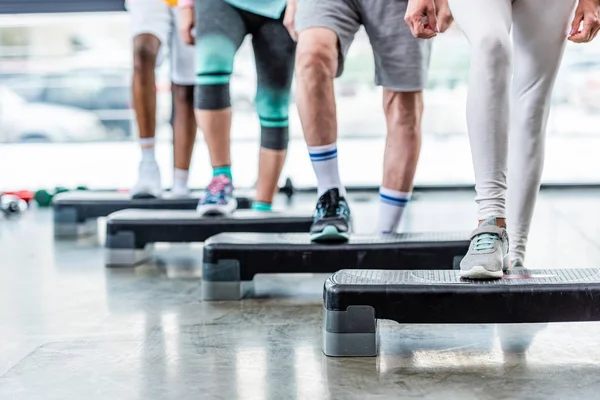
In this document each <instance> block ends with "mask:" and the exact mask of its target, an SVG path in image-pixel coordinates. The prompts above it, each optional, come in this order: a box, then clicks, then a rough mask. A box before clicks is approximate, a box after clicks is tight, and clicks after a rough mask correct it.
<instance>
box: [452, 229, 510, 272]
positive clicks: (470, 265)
mask: <svg viewBox="0 0 600 400" xmlns="http://www.w3.org/2000/svg"><path fill="white" fill-rule="evenodd" d="M508 260H509V256H508V234H507V233H506V229H504V228H500V227H498V226H496V218H488V219H486V220H485V221H484V222H483V223H482V224H481V225H480V226H479V227H478V228H477V229H475V230H474V231H473V232H472V233H471V245H470V246H469V251H468V253H467V255H466V256H465V257H464V258H463V259H462V261H461V262H460V276H461V277H463V278H468V279H500V278H502V276H503V275H504V271H506V270H508V268H509V266H510V265H509V261H508Z"/></svg>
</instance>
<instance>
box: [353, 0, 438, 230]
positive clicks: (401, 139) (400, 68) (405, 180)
mask: <svg viewBox="0 0 600 400" xmlns="http://www.w3.org/2000/svg"><path fill="white" fill-rule="evenodd" d="M362 6H363V10H362V15H363V21H364V24H365V29H366V31H367V34H368V35H369V39H370V41H371V45H372V46H373V55H374V58H375V83H376V84H377V85H380V86H383V87H384V90H383V109H384V112H385V117H386V125H387V139H386V147H385V155H384V166H383V182H382V185H381V187H380V189H379V200H380V207H379V223H378V233H394V232H396V230H397V229H398V225H399V224H400V221H401V218H402V214H403V212H404V209H405V207H406V205H407V203H408V201H409V200H410V197H411V192H412V188H413V180H414V176H415V172H416V169H417V163H418V161H419V154H420V151H421V117H422V114H423V95H422V90H423V89H424V88H425V85H426V81H427V70H428V68H429V55H430V52H431V42H430V41H427V40H419V39H415V38H414V37H413V36H412V34H411V32H410V29H409V27H408V26H407V25H406V24H397V23H396V21H401V20H402V19H403V18H404V15H405V14H406V2H390V1H386V0H371V1H369V2H368V3H363V4H362Z"/></svg>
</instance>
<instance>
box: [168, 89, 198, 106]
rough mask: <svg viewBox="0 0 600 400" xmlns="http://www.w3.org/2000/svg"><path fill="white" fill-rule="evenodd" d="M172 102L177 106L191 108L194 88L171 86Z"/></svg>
mask: <svg viewBox="0 0 600 400" xmlns="http://www.w3.org/2000/svg"><path fill="white" fill-rule="evenodd" d="M173 101H175V103H176V104H177V105H178V106H184V107H185V106H190V107H191V106H192V104H194V87H193V86H182V85H173Z"/></svg>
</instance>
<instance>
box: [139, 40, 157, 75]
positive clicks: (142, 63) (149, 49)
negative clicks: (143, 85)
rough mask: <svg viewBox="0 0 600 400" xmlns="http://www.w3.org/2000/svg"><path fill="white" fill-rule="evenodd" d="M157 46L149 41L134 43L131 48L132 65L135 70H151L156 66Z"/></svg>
mask: <svg viewBox="0 0 600 400" xmlns="http://www.w3.org/2000/svg"><path fill="white" fill-rule="evenodd" d="M157 55H158V48H156V46H154V45H152V44H150V43H139V44H136V45H135V47H134V49H133V67H134V69H135V71H136V72H142V71H148V70H150V71H153V70H154V68H155V66H156V57H157Z"/></svg>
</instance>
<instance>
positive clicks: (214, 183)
mask: <svg viewBox="0 0 600 400" xmlns="http://www.w3.org/2000/svg"><path fill="white" fill-rule="evenodd" d="M230 182H231V181H230V180H229V178H228V177H227V176H225V175H217V176H215V177H214V178H212V180H211V181H210V183H209V184H208V187H207V188H206V190H207V191H208V193H210V194H212V195H215V194H219V193H220V192H222V191H224V190H225V187H226V186H227V185H228V184H229V183H230Z"/></svg>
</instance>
